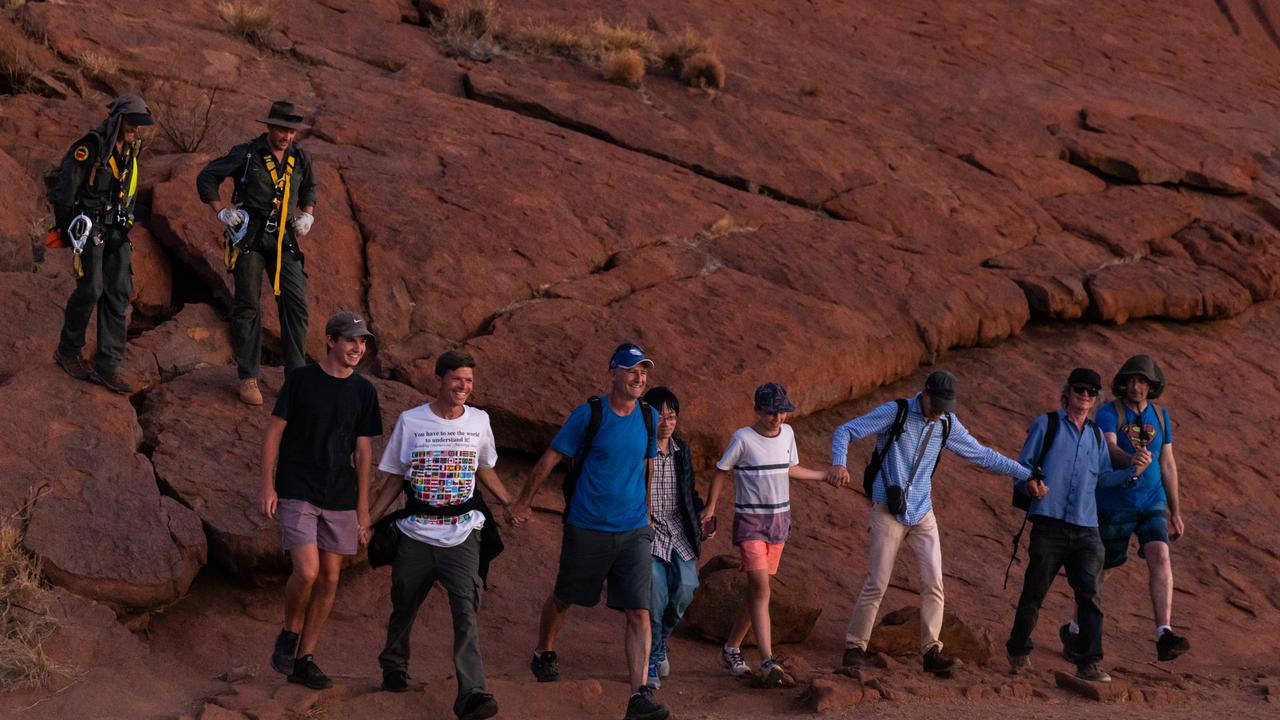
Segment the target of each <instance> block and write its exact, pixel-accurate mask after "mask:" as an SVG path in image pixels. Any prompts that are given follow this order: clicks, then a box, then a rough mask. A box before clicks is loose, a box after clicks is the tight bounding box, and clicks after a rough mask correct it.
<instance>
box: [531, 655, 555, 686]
mask: <svg viewBox="0 0 1280 720" xmlns="http://www.w3.org/2000/svg"><path fill="white" fill-rule="evenodd" d="M529 669H530V670H532V671H533V676H534V677H535V678H537V680H538V682H540V683H541V682H555V681H557V680H559V679H560V663H558V662H556V651H555V650H548V651H546V652H542V653H540V652H535V653H534V654H533V660H532V661H531V662H530V663H529Z"/></svg>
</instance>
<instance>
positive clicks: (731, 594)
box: [685, 555, 822, 645]
mask: <svg viewBox="0 0 1280 720" xmlns="http://www.w3.org/2000/svg"><path fill="white" fill-rule="evenodd" d="M698 582H699V583H700V584H699V587H698V591H697V592H696V593H695V594H694V599H693V603H692V604H691V605H690V606H689V609H688V611H687V612H686V613H685V627H686V628H687V629H688V630H689V631H690V632H692V633H696V634H698V635H700V636H701V637H703V638H706V639H707V640H711V641H713V642H720V643H723V642H724V641H725V638H727V637H728V636H729V630H730V628H732V627H733V621H734V620H735V619H736V618H737V616H738V611H739V609H740V608H741V607H742V605H743V603H745V602H746V597H747V576H746V575H745V574H744V573H743V572H742V560H741V558H739V557H738V556H737V555H717V556H715V557H713V558H711V559H710V560H708V561H707V562H706V563H705V564H704V565H703V566H702V567H701V568H699V569H698ZM813 587H814V584H813V577H812V576H811V574H810V573H809V572H808V571H807V570H806V569H805V568H804V567H803V566H798V565H795V564H793V567H788V568H786V569H785V570H783V569H779V573H778V575H775V576H773V577H772V578H770V595H769V617H770V619H771V620H772V625H773V641H774V642H775V643H798V642H803V641H804V640H805V638H807V637H809V633H811V632H813V626H814V624H815V623H817V621H818V616H819V615H821V614H822V607H821V605H820V604H819V602H818V598H817V597H815V596H814V595H813V592H812V591H813ZM746 644H748V645H754V644H755V635H754V633H748V634H747V640H746Z"/></svg>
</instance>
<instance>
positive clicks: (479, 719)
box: [458, 692, 498, 720]
mask: <svg viewBox="0 0 1280 720" xmlns="http://www.w3.org/2000/svg"><path fill="white" fill-rule="evenodd" d="M497 714H498V701H497V700H494V699H493V696H492V695H490V694H489V693H487V692H473V693H471V694H470V695H468V696H467V701H466V702H465V703H463V704H462V712H460V713H458V720H484V718H491V717H493V716H494V715H497Z"/></svg>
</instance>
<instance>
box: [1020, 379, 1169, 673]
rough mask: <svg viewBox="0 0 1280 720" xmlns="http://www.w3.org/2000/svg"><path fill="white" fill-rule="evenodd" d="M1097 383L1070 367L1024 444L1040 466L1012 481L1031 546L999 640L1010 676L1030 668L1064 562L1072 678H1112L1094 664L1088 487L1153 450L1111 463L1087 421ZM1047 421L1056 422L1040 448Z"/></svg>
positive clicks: (1116, 480) (1097, 604) (1093, 513)
mask: <svg viewBox="0 0 1280 720" xmlns="http://www.w3.org/2000/svg"><path fill="white" fill-rule="evenodd" d="M1101 389H1102V379H1101V377H1100V376H1099V375H1098V373H1096V372H1094V371H1093V370H1090V369H1088V368H1076V369H1075V370H1073V371H1071V375H1070V376H1068V378H1067V382H1066V384H1065V385H1064V386H1063V388H1062V394H1061V397H1060V399H1061V409H1060V410H1058V411H1057V412H1056V413H1055V414H1054V416H1053V419H1051V417H1050V415H1042V416H1040V417H1039V418H1037V419H1036V421H1035V422H1033V423H1032V424H1031V429H1030V430H1029V431H1028V433H1027V441H1026V443H1025V444H1024V445H1023V446H1022V456H1021V459H1022V462H1023V464H1025V465H1028V466H1032V467H1035V466H1037V465H1039V467H1035V470H1034V473H1033V475H1032V477H1031V479H1030V480H1028V481H1016V482H1015V485H1016V487H1017V488H1018V489H1019V490H1020V491H1022V492H1024V493H1025V494H1026V495H1029V496H1031V498H1033V499H1032V501H1031V506H1030V509H1029V510H1028V511H1027V514H1028V516H1029V517H1030V518H1031V522H1032V523H1033V525H1032V528H1031V550H1030V552H1029V556H1028V558H1027V570H1026V574H1025V576H1024V577H1023V581H1022V594H1021V596H1020V597H1019V598H1018V610H1017V613H1016V615H1015V616H1014V621H1013V629H1012V631H1011V632H1010V633H1009V641H1008V642H1007V643H1006V644H1005V649H1006V650H1008V652H1009V667H1010V670H1012V671H1013V672H1014V673H1015V674H1017V673H1020V672H1023V671H1025V670H1028V669H1030V667H1031V659H1030V654H1031V650H1032V648H1033V647H1034V644H1033V643H1032V642H1031V632H1032V631H1033V630H1034V629H1035V626H1036V619H1037V617H1038V615H1039V613H1040V605H1041V603H1043V602H1044V598H1045V595H1046V594H1047V593H1048V592H1049V587H1050V586H1051V585H1052V584H1053V580H1054V578H1056V577H1057V576H1058V571H1059V570H1060V569H1062V568H1063V567H1064V566H1065V568H1066V571H1067V582H1068V583H1070V584H1071V589H1072V590H1073V591H1074V593H1075V600H1076V618H1077V621H1078V622H1079V625H1080V639H1079V641H1077V645H1076V647H1077V650H1078V655H1077V656H1076V657H1075V660H1076V677H1079V678H1081V679H1084V680H1090V681H1093V682H1110V681H1111V676H1110V675H1108V674H1107V673H1106V672H1104V671H1103V670H1102V669H1101V668H1100V667H1099V666H1098V662H1099V661H1100V660H1102V605H1101V601H1100V599H1099V592H1098V591H1099V580H1100V578H1101V576H1102V559H1103V547H1102V538H1101V537H1100V536H1099V535H1098V510H1097V505H1096V501H1095V499H1094V493H1095V491H1096V490H1097V488H1098V487H1120V486H1124V485H1126V484H1132V483H1133V481H1134V479H1135V478H1136V477H1137V476H1138V475H1139V474H1141V473H1142V471H1143V470H1145V469H1146V466H1147V465H1148V464H1149V463H1150V462H1151V453H1150V452H1147V451H1145V450H1143V451H1141V452H1140V453H1135V454H1134V463H1135V464H1136V467H1125V468H1121V469H1118V470H1117V469H1113V468H1112V465H1111V455H1110V452H1109V450H1108V448H1107V443H1106V441H1105V440H1103V438H1102V431H1101V430H1099V429H1098V426H1097V425H1096V424H1095V423H1094V422H1093V421H1092V420H1090V419H1089V413H1091V412H1092V411H1093V408H1094V406H1095V405H1097V403H1098V393H1099V392H1100V391H1101ZM1054 420H1056V422H1054ZM1051 422H1053V424H1054V425H1055V426H1056V428H1055V430H1054V431H1053V433H1052V444H1051V445H1050V446H1049V450H1048V452H1047V453H1046V452H1045V451H1044V447H1045V441H1046V436H1047V435H1048V434H1049V428H1050V423H1051Z"/></svg>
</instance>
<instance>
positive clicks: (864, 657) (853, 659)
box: [840, 647, 888, 668]
mask: <svg viewBox="0 0 1280 720" xmlns="http://www.w3.org/2000/svg"><path fill="white" fill-rule="evenodd" d="M887 664H888V663H886V662H885V661H884V658H882V657H880V653H872V652H867V651H866V650H863V649H862V648H860V647H851V648H848V649H846V650H845V651H844V656H843V657H841V658H840V667H855V668H856V667H876V668H882V667H885V666H886V665H887Z"/></svg>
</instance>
